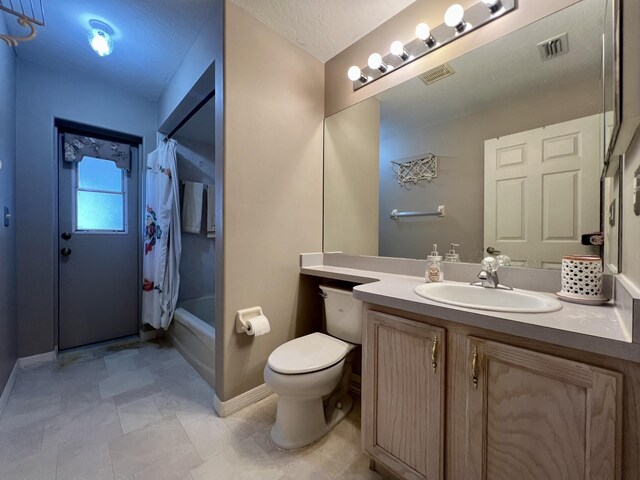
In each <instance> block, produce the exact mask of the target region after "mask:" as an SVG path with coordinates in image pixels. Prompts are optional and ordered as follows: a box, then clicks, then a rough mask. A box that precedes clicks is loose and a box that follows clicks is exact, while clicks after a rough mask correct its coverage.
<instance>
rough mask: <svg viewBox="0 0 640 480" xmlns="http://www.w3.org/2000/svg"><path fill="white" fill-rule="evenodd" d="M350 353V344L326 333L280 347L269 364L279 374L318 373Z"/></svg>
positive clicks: (305, 337)
mask: <svg viewBox="0 0 640 480" xmlns="http://www.w3.org/2000/svg"><path fill="white" fill-rule="evenodd" d="M348 351H349V344H348V343H346V342H343V341H342V340H339V339H337V338H334V337H330V336H329V335H325V334H324V333H312V334H311V335H305V336H304V337H300V338H296V339H294V340H291V341H289V342H287V343H285V344H284V345H280V346H279V347H278V348H276V349H275V350H274V351H273V353H271V355H269V360H268V361H267V363H268V365H269V368H271V370H273V371H275V372H278V373H284V374H295V373H309V372H317V371H318V370H322V369H324V368H328V367H330V366H332V365H335V364H336V363H338V362H339V361H340V360H342V359H343V358H344V356H345V355H346V354H347V352H348Z"/></svg>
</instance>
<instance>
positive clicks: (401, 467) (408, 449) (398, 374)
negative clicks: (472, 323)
mask: <svg viewBox="0 0 640 480" xmlns="http://www.w3.org/2000/svg"><path fill="white" fill-rule="evenodd" d="M364 336H365V338H364V365H363V395H362V408H363V420H364V422H363V428H362V436H363V437H362V438H363V444H364V449H365V451H366V452H367V453H368V454H369V455H370V456H371V457H372V458H373V459H374V460H376V461H378V462H380V463H382V464H383V465H384V466H386V467H387V468H389V469H390V470H392V471H393V472H394V473H395V474H396V475H398V476H400V477H401V478H411V479H429V480H435V479H441V478H443V465H444V456H443V445H444V436H443V435H444V378H445V364H444V359H445V345H446V341H445V340H446V338H445V330H444V329H442V328H438V327H433V326H430V325H427V324H424V323H420V322H415V321H410V320H405V319H402V318H399V317H394V316H391V315H386V314H383V313H379V312H372V311H369V312H367V321H366V326H365V331H364Z"/></svg>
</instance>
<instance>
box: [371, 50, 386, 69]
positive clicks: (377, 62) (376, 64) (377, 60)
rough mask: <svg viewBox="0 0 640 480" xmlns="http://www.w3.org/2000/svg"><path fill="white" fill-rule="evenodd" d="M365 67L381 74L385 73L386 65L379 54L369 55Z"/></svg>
mask: <svg viewBox="0 0 640 480" xmlns="http://www.w3.org/2000/svg"><path fill="white" fill-rule="evenodd" d="M367 65H369V68H371V69H372V70H380V71H381V72H382V73H384V72H386V71H387V65H386V64H385V63H384V62H383V61H382V55H380V54H379V53H372V54H371V55H369V60H368V61H367Z"/></svg>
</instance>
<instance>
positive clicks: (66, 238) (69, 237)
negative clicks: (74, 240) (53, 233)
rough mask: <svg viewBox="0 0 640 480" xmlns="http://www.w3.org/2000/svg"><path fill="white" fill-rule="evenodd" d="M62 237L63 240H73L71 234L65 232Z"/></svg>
mask: <svg viewBox="0 0 640 480" xmlns="http://www.w3.org/2000/svg"><path fill="white" fill-rule="evenodd" d="M60 236H61V237H62V239H63V240H71V234H70V233H69V232H64V233H63V234H62V235H60Z"/></svg>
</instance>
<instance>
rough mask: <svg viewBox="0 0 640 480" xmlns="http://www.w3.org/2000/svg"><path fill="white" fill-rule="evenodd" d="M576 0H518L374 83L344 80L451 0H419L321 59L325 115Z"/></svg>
mask: <svg viewBox="0 0 640 480" xmlns="http://www.w3.org/2000/svg"><path fill="white" fill-rule="evenodd" d="M577 1H578V0H531V1H529V0H527V1H519V2H518V8H517V10H515V11H514V12H512V13H510V14H509V15H507V16H505V17H504V18H501V19H499V20H498V21H495V22H493V23H490V24H488V25H485V26H484V27H482V28H480V29H478V30H477V31H475V32H472V33H470V34H468V35H465V36H464V37H462V38H460V39H458V40H456V41H455V42H453V43H451V44H449V45H447V46H445V47H443V48H441V49H439V50H436V51H435V52H433V53H432V54H429V55H425V56H424V57H422V58H421V59H419V60H416V61H415V62H413V63H411V64H409V65H407V66H405V67H403V68H402V69H400V70H398V71H396V72H393V73H392V74H390V75H387V76H386V77H384V78H382V79H380V80H377V81H376V82H375V83H372V84H371V85H367V86H365V87H364V88H361V89H360V90H358V91H357V92H353V89H352V84H351V82H350V81H349V80H348V79H347V69H348V68H349V67H350V66H351V65H358V66H361V67H363V66H365V65H366V63H367V58H368V57H369V55H370V54H371V53H372V52H376V51H377V52H379V53H381V54H383V55H384V54H385V53H387V52H388V51H389V45H390V44H391V42H392V41H394V40H401V41H403V42H408V41H410V40H412V39H414V38H415V27H416V25H417V24H418V23H419V22H427V23H428V24H430V25H432V26H436V25H439V24H441V23H443V20H442V18H443V16H444V12H445V11H446V9H447V7H448V6H449V5H451V3H452V2H451V0H417V1H416V2H415V3H414V4H412V5H411V6H409V7H407V8H406V9H404V10H403V11H402V12H400V13H399V14H398V15H396V16H395V17H393V18H392V19H390V20H389V21H387V22H385V23H384V24H382V25H381V26H380V27H378V28H377V29H375V30H373V31H372V32H371V33H369V34H368V35H366V36H364V37H363V38H361V39H360V40H358V41H357V42H355V43H354V44H353V45H351V46H350V47H348V48H346V49H345V50H344V51H342V52H341V53H339V54H338V55H336V56H335V57H334V58H332V59H331V60H329V61H328V62H327V63H326V64H325V114H326V115H327V116H329V115H332V114H334V113H335V112H338V111H340V110H342V109H344V108H346V107H348V106H350V105H353V104H355V103H358V102H360V101H362V100H364V99H366V98H368V97H370V96H373V95H376V94H378V93H380V92H382V91H384V90H386V89H388V88H390V87H392V86H394V85H398V84H400V83H402V82H404V81H405V80H408V79H409V78H413V77H415V76H417V75H419V74H421V73H423V72H425V71H426V70H428V69H430V68H433V67H436V66H438V65H440V64H442V63H444V62H448V61H450V60H452V59H453V58H456V57H458V56H460V55H462V54H464V53H467V52H469V51H471V50H473V49H475V48H477V47H479V46H481V45H484V44H487V43H489V42H491V41H493V40H495V39H496V38H498V37H501V36H503V35H505V34H507V33H510V32H512V31H514V30H517V29H519V28H521V27H523V26H525V25H528V24H529V23H531V22H534V21H536V20H538V19H540V18H542V17H545V16H547V15H550V14H552V13H553V12H556V11H558V10H561V9H563V8H565V7H567V6H569V5H572V4H574V3H576V2H577ZM458 3H460V4H461V5H462V6H463V7H465V8H467V7H469V6H470V5H473V4H475V3H477V2H476V0H460V1H459V2H458Z"/></svg>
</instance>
